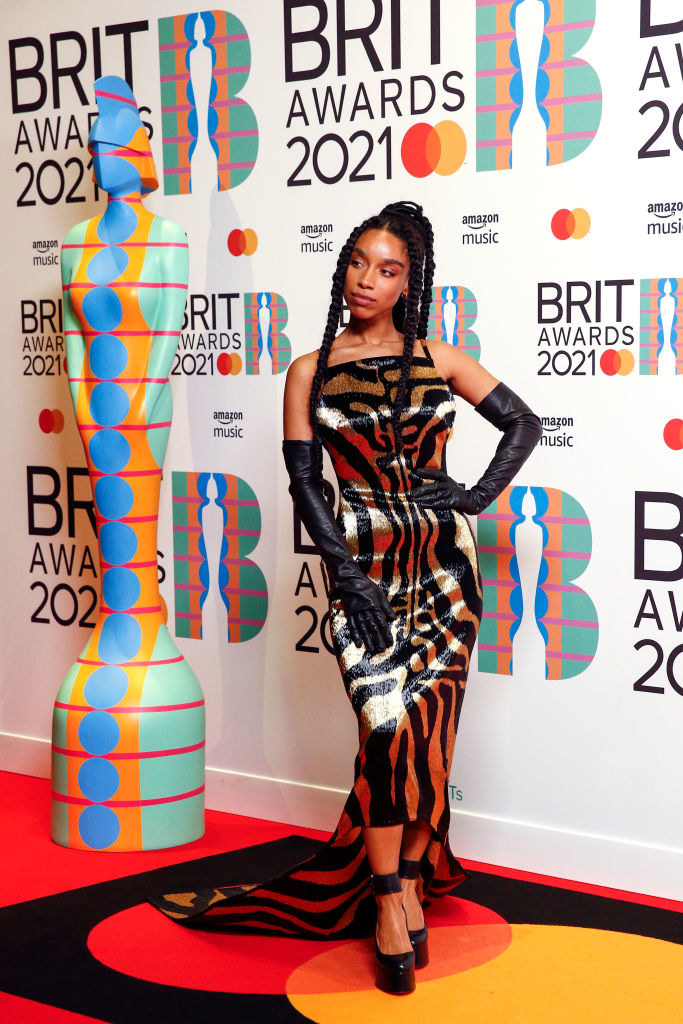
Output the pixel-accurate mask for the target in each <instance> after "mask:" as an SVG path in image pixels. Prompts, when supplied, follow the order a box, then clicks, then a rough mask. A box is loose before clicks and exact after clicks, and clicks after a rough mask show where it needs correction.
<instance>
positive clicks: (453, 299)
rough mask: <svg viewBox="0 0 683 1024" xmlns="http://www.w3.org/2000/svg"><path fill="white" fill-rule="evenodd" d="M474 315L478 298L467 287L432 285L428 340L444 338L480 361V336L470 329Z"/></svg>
mask: <svg viewBox="0 0 683 1024" xmlns="http://www.w3.org/2000/svg"><path fill="white" fill-rule="evenodd" d="M476 319H477V300H476V298H475V296H474V293H473V292H471V291H470V290H469V288H463V287H462V285H455V284H448V285H439V286H437V287H435V288H432V303H431V306H430V310H429V325H428V328H427V340H428V341H446V342H448V344H449V345H455V347H456V348H459V349H461V350H462V351H463V352H466V353H467V354H468V355H469V356H472V358H473V359H476V360H477V361H479V358H480V356H481V345H480V343H479V338H478V337H477V335H476V334H475V333H474V331H472V330H470V328H471V327H472V324H473V323H474V322H475V320H476Z"/></svg>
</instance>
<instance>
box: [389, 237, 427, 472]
mask: <svg viewBox="0 0 683 1024" xmlns="http://www.w3.org/2000/svg"><path fill="white" fill-rule="evenodd" d="M403 241H404V242H405V245H406V248H407V250H408V257H409V260H410V275H409V277H408V295H407V296H406V313H405V319H404V321H403V359H402V360H401V376H400V378H399V382H398V389H397V391H396V399H395V401H394V406H393V409H392V410H391V422H392V424H393V427H394V437H395V438H396V454H397V455H398V454H400V453H401V452H402V451H403V437H402V432H401V416H402V414H403V409H404V407H405V401H406V392H407V390H408V377H409V375H410V367H411V365H412V362H413V351H414V348H415V339H416V337H417V328H418V320H419V314H420V295H421V292H422V259H421V254H420V253H419V252H418V248H417V244H416V242H415V239H414V238H413V236H412V234H411V233H410V232H409V231H406V232H405V234H404V237H403Z"/></svg>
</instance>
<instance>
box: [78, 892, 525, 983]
mask: <svg viewBox="0 0 683 1024" xmlns="http://www.w3.org/2000/svg"><path fill="white" fill-rule="evenodd" d="M427 921H428V923H429V925H430V927H433V928H435V930H436V933H439V932H444V933H447V934H448V935H451V936H454V935H457V934H459V933H460V932H461V931H468V933H471V936H470V939H469V940H468V942H469V943H470V944H472V943H474V944H475V945H476V950H477V951H476V952H474V953H473V954H472V955H474V956H475V958H476V959H477V962H479V963H481V962H482V959H481V958H482V956H485V953H484V945H485V942H484V937H483V936H479V937H478V938H477V937H476V935H475V931H476V929H483V930H484V931H487V933H490V935H489V939H490V942H491V946H490V950H489V953H488V956H497V955H498V953H499V952H500V948H501V942H502V941H503V937H504V933H505V935H507V937H508V940H507V941H509V932H510V929H509V926H508V925H507V924H506V923H505V922H504V921H503V919H502V918H501V917H499V916H498V914H496V913H495V912H494V911H492V910H488V909H487V908H486V907H480V906H478V905H477V904H476V903H470V902H468V901H467V900H460V899H454V898H451V897H445V898H443V899H441V900H439V902H438V904H437V905H435V906H434V907H433V908H432V909H430V910H428V911H427ZM473 929H474V931H473ZM430 941H431V937H430ZM439 941H440V940H439ZM487 941H488V940H487ZM451 942H452V943H455V942H456V940H455V939H452V940H451ZM503 948H504V947H503ZM88 949H89V950H90V952H91V954H92V955H93V956H94V957H95V959H96V960H99V962H100V963H102V964H104V965H105V966H106V967H110V968H111V969H112V970H114V971H119V972H120V973H121V974H126V975H128V976H129V977H131V978H139V979H141V980H142V981H151V982H154V983H155V984H158V985H173V986H175V987H177V988H190V989H200V990H202V991H205V992H244V993H255V994H259V995H283V994H284V993H285V990H286V988H288V984H287V982H288V979H289V978H290V976H291V975H293V974H294V973H295V972H297V971H298V969H300V968H302V965H306V964H308V963H309V962H311V963H317V962H318V961H319V960H320V956H321V955H323V956H328V957H330V958H331V960H330V961H329V962H330V963H332V965H333V969H335V970H336V971H337V972H341V971H345V970H346V967H345V965H346V964H347V963H349V962H351V961H353V962H354V963H360V964H362V965H363V969H362V972H361V973H362V977H361V981H362V983H363V986H364V988H368V987H370V986H372V985H373V980H374V975H373V971H372V963H373V946H372V940H371V939H369V938H368V939H337V940H334V939H328V940H325V941H324V942H320V941H317V940H315V939H291V938H285V937H282V936H270V935H238V934H237V933H234V932H217V931H201V930H199V929H194V928H187V927H183V926H182V925H178V924H175V923H174V922H173V921H170V920H169V919H168V918H166V917H164V916H163V915H162V914H160V913H159V911H157V910H154V908H153V907H152V906H150V905H149V904H148V903H141V904H138V905H137V906H135V907H130V908H129V909H128V910H122V911H121V912H120V913H118V914H113V915H112V916H111V917H108V918H105V920H104V921H100V923H99V924H98V925H96V926H95V927H94V928H93V929H92V931H91V932H90V935H89V936H88ZM461 952H462V953H463V955H465V954H464V947H462V950H461ZM335 965H336V966H335ZM442 966H443V965H442ZM444 969H447V970H452V968H451V967H447V968H444ZM426 970H428V971H431V970H433V968H431V967H428V968H426ZM434 970H437V971H438V974H441V973H443V970H442V969H441V968H440V967H439V966H438V965H437V967H436V968H434ZM422 973H424V972H422Z"/></svg>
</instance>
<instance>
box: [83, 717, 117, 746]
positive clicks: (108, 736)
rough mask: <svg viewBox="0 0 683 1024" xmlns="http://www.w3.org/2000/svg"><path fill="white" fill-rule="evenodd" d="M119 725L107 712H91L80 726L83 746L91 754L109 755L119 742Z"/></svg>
mask: <svg viewBox="0 0 683 1024" xmlns="http://www.w3.org/2000/svg"><path fill="white" fill-rule="evenodd" d="M119 736H120V730H119V723H118V722H117V721H116V719H115V718H114V717H113V716H112V715H110V714H109V713H108V712H107V711H89V712H88V714H87V715H86V716H85V717H84V718H82V719H81V722H80V725H79V726H78V738H79V740H80V741H81V746H82V747H83V749H84V750H87V752H88V753H89V754H108V753H110V751H112V750H113V749H114V747H115V746H116V744H117V743H118V742H119Z"/></svg>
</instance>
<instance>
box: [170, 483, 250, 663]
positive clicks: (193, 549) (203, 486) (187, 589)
mask: <svg viewBox="0 0 683 1024" xmlns="http://www.w3.org/2000/svg"><path fill="white" fill-rule="evenodd" d="M172 493H173V498H172V500H173V570H174V586H173V593H174V601H175V630H176V636H183V637H188V638H191V639H193V640H199V639H201V638H202V636H203V609H204V606H205V603H206V598H207V596H208V595H209V593H210V592H212V591H213V590H214V588H215V587H218V591H219V593H220V597H221V601H222V602H223V605H224V607H225V612H226V639H227V641H228V643H243V642H244V641H245V640H251V639H252V637H255V636H256V635H257V634H258V633H260V631H261V629H262V628H263V625H264V623H265V621H266V615H267V611H268V585H267V583H266V578H265V576H264V575H263V573H262V571H261V569H260V568H259V567H258V565H257V564H256V563H255V562H252V560H251V559H250V558H247V557H246V556H247V555H249V554H251V552H252V551H253V550H254V548H255V547H256V546H257V544H258V542H259V539H260V537H261V510H260V507H259V503H258V499H257V497H256V495H255V493H254V491H253V490H252V488H251V487H250V486H249V484H248V483H247V482H246V481H245V480H242V479H241V478H240V477H238V476H232V475H229V474H225V473H177V472H174V473H173V474H172Z"/></svg>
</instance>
